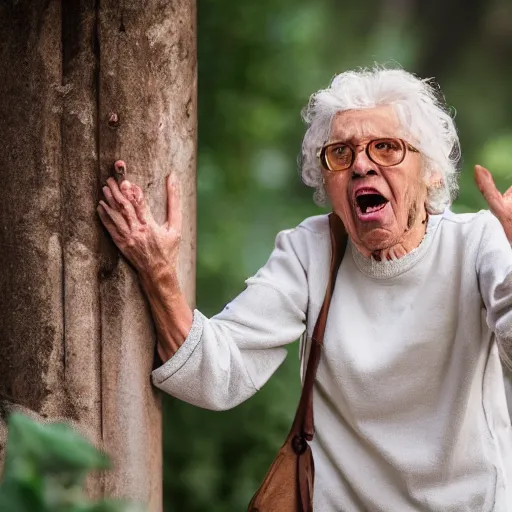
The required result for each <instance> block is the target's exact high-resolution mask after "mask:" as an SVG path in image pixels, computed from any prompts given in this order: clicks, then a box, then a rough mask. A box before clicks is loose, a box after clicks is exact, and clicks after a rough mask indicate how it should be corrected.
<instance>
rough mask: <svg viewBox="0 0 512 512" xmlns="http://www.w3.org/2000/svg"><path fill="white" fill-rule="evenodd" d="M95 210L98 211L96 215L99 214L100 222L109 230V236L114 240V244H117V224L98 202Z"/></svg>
mask: <svg viewBox="0 0 512 512" xmlns="http://www.w3.org/2000/svg"><path fill="white" fill-rule="evenodd" d="M96 211H97V212H98V215H99V216H100V219H101V222H102V224H103V226H105V229H106V230H107V231H108V232H109V234H110V236H111V237H112V240H114V242H115V244H116V245H118V244H119V232H118V231H117V226H116V225H115V224H114V222H113V221H112V219H111V218H110V217H109V216H108V214H107V212H106V210H105V208H104V207H103V205H102V204H101V203H100V204H99V205H98V207H97V208H96Z"/></svg>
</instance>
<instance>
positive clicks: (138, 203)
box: [132, 185, 153, 224]
mask: <svg viewBox="0 0 512 512" xmlns="http://www.w3.org/2000/svg"><path fill="white" fill-rule="evenodd" d="M132 195H133V200H132V205H133V208H134V209H135V213H136V214H137V218H138V219H139V222H140V223H141V224H147V223H148V222H150V221H152V220H153V217H152V215H151V212H150V211H149V208H148V207H147V204H146V198H145V197H144V193H143V192H142V189H141V188H140V187H139V186H138V185H132Z"/></svg>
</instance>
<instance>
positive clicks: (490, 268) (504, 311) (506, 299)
mask: <svg viewBox="0 0 512 512" xmlns="http://www.w3.org/2000/svg"><path fill="white" fill-rule="evenodd" d="M486 215H488V219H489V220H488V221H487V222H486V224H485V227H484V231H483V234H482V238H481V240H480V248H479V251H478V257H477V274H478V281H479V285H480V293H481V295H482V299H483V301H484V304H485V307H486V309H487V323H488V325H489V327H490V328H491V329H492V330H493V331H494V333H495V334H496V338H497V341H498V345H499V348H500V354H501V357H502V359H503V361H504V363H505V364H507V365H508V366H509V367H512V249H511V247H510V243H509V241H508V240H507V237H506V235H505V232H504V230H503V228H502V226H501V224H500V222H499V220H498V219H497V218H496V217H494V215H492V214H491V213H486Z"/></svg>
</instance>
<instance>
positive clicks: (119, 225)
mask: <svg viewBox="0 0 512 512" xmlns="http://www.w3.org/2000/svg"><path fill="white" fill-rule="evenodd" d="M100 205H101V206H102V207H103V210H104V211H105V213H106V215H107V217H108V218H109V219H110V221H111V222H112V223H113V224H114V226H115V229H116V231H117V232H118V233H119V234H120V235H121V236H123V237H126V236H128V234H129V233H130V228H129V227H128V224H127V222H126V219H125V218H124V217H123V216H122V215H121V214H120V213H119V212H118V211H116V210H115V209H114V208H110V206H109V205H108V204H107V203H105V201H100ZM105 227H106V226H105ZM109 233H110V231H109ZM111 234H112V233H111Z"/></svg>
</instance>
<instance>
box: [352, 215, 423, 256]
mask: <svg viewBox="0 0 512 512" xmlns="http://www.w3.org/2000/svg"><path fill="white" fill-rule="evenodd" d="M427 224H428V213H426V212H424V214H423V215H422V216H421V218H420V219H419V220H418V221H417V222H415V224H414V225H413V227H412V228H411V229H409V230H408V231H407V233H406V234H405V236H404V237H403V238H402V239H401V240H400V241H399V242H397V243H396V244H394V245H392V246H390V247H386V248H384V249H379V250H376V251H371V250H369V249H368V248H366V247H359V246H358V245H357V244H356V247H357V248H358V250H359V252H361V253H362V254H363V255H365V256H366V257H368V258H369V257H372V258H373V259H374V260H376V261H388V260H396V259H399V258H403V257H404V256H405V255H406V254H408V253H410V252H411V251H413V250H414V249H416V248H417V247H418V246H419V245H420V244H421V242H422V241H423V238H424V237H425V233H426V230H427Z"/></svg>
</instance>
